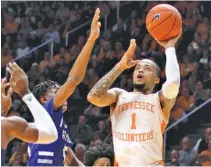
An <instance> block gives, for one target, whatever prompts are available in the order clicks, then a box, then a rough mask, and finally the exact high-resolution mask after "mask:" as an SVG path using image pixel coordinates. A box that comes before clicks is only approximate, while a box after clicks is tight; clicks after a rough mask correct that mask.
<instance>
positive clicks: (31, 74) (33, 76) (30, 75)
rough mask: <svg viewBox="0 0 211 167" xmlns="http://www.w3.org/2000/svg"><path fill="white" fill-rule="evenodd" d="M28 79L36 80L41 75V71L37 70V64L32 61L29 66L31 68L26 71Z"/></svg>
mask: <svg viewBox="0 0 211 167" xmlns="http://www.w3.org/2000/svg"><path fill="white" fill-rule="evenodd" d="M27 75H28V78H29V81H33V82H36V81H38V80H39V78H40V76H41V72H40V71H39V68H38V64H37V63H33V64H32V66H31V70H30V71H29V72H28V73H27Z"/></svg>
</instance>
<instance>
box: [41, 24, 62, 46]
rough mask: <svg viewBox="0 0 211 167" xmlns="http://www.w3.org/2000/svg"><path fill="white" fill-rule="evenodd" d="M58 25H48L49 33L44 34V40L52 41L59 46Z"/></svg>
mask: <svg viewBox="0 0 211 167" xmlns="http://www.w3.org/2000/svg"><path fill="white" fill-rule="evenodd" d="M59 30H60V25H59V24H57V25H50V27H49V32H48V33H47V34H46V36H45V39H52V40H53V41H54V42H55V43H56V44H60V42H61V39H60V34H59Z"/></svg>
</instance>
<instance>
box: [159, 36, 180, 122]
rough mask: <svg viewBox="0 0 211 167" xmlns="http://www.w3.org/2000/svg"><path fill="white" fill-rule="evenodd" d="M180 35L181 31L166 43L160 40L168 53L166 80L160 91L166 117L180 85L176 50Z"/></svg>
mask: <svg viewBox="0 0 211 167" xmlns="http://www.w3.org/2000/svg"><path fill="white" fill-rule="evenodd" d="M180 36H181V33H180V34H179V35H178V36H177V37H175V38H173V39H170V40H169V41H168V42H166V43H162V42H158V43H160V45H162V46H163V47H165V53H166V68H165V70H166V71H165V72H166V82H165V83H164V84H163V86H162V89H161V91H160V92H159V97H160V102H161V104H162V105H161V106H162V107H163V108H162V109H163V112H164V116H165V117H166V119H169V115H170V110H171V108H172V107H173V106H174V104H175V101H176V97H177V95H178V92H179V87H180V71H179V64H178V62H177V56H176V51H175V43H176V42H177V41H178V39H179V37H180Z"/></svg>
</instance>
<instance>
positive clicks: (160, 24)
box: [151, 10, 174, 32]
mask: <svg viewBox="0 0 211 167" xmlns="http://www.w3.org/2000/svg"><path fill="white" fill-rule="evenodd" d="M169 11H170V10H169ZM172 16H174V15H173V12H172V11H171V15H170V16H169V17H167V18H166V19H165V20H163V21H162V22H160V23H159V24H158V25H157V26H155V27H153V29H151V32H153V30H154V29H156V28H157V27H158V26H159V25H161V24H162V23H163V22H165V21H167V20H168V19H170V18H171V17H172Z"/></svg>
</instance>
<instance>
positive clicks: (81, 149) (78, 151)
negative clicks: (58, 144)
mask: <svg viewBox="0 0 211 167" xmlns="http://www.w3.org/2000/svg"><path fill="white" fill-rule="evenodd" d="M85 151H86V146H85V145H83V144H81V143H78V144H77V145H76V147H75V155H76V157H77V158H78V159H79V160H80V161H81V162H82V163H84V154H85Z"/></svg>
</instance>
